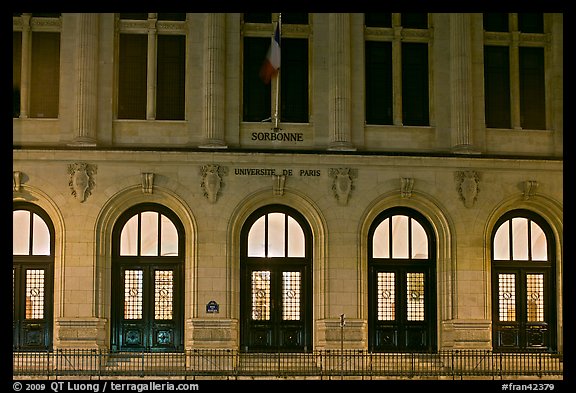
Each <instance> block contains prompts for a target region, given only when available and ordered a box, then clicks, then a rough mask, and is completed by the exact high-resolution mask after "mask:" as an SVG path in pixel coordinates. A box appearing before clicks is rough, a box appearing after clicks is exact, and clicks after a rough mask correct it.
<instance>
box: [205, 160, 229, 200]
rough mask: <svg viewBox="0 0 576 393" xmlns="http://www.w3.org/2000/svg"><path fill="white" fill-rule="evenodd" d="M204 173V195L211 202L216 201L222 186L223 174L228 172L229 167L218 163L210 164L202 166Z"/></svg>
mask: <svg viewBox="0 0 576 393" xmlns="http://www.w3.org/2000/svg"><path fill="white" fill-rule="evenodd" d="M200 171H201V174H202V189H203V190H204V196H205V197H206V198H207V199H208V201H209V202H210V203H215V202H216V200H217V199H218V194H219V192H220V188H221V187H222V176H223V175H226V174H227V173H228V168H226V167H221V166H220V165H217V164H208V165H204V166H202V167H201V168H200Z"/></svg>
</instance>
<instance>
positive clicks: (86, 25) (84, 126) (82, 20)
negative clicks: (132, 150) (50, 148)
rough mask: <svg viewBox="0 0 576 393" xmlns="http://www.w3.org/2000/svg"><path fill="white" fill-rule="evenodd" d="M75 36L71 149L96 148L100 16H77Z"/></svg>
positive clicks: (93, 14) (91, 14)
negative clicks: (74, 95) (74, 94)
mask: <svg viewBox="0 0 576 393" xmlns="http://www.w3.org/2000/svg"><path fill="white" fill-rule="evenodd" d="M76 22H77V27H76V31H77V35H76V66H75V74H74V75H75V81H74V86H75V89H76V100H75V108H74V131H75V132H76V137H75V138H74V140H73V141H72V142H71V143H69V145H70V146H96V125H97V119H98V101H97V96H98V22H99V14H98V13H82V14H78V18H77V19H76Z"/></svg>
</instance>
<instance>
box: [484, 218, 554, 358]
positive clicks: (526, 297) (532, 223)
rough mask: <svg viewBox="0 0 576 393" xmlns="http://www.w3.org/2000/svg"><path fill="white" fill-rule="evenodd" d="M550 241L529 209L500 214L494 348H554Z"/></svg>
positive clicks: (495, 263) (494, 284)
mask: <svg viewBox="0 0 576 393" xmlns="http://www.w3.org/2000/svg"><path fill="white" fill-rule="evenodd" d="M554 249H555V245H554V241H553V237H552V234H551V230H550V227H549V225H548V224H547V223H546V221H544V220H543V219H542V218H541V217H540V216H538V215H536V214H534V213H532V212H530V211H528V210H514V211H511V212H508V213H506V214H505V215H503V216H502V217H501V218H500V219H499V220H498V222H497V223H496V225H495V227H494V230H493V233H492V322H493V346H494V349H496V350H519V349H536V350H548V349H550V350H552V349H555V348H556V341H555V336H556V334H555V326H556V322H555V321H556V316H555V315H556V313H555V311H554V310H555V296H554V287H555V286H554V277H555V271H554V267H555V263H554V255H555V254H554Z"/></svg>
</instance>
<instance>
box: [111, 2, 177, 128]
mask: <svg viewBox="0 0 576 393" xmlns="http://www.w3.org/2000/svg"><path fill="white" fill-rule="evenodd" d="M119 18H120V22H119V38H118V46H119V59H118V112H117V116H118V119H141V120H145V119H146V120H184V117H185V82H186V77H185V76H186V75H185V70H186V22H185V21H186V14H184V13H158V14H156V13H121V14H119Z"/></svg>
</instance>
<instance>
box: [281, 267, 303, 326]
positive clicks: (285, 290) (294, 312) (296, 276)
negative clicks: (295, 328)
mask: <svg viewBox="0 0 576 393" xmlns="http://www.w3.org/2000/svg"><path fill="white" fill-rule="evenodd" d="M300 276H301V274H300V272H282V319H283V320H285V321H299V320H300V287H301V281H300V278H301V277H300Z"/></svg>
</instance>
